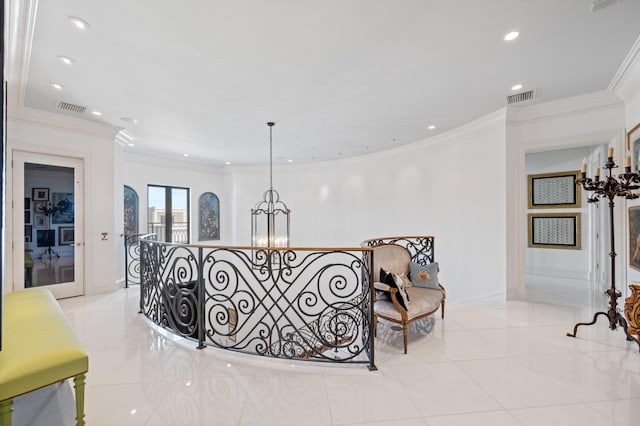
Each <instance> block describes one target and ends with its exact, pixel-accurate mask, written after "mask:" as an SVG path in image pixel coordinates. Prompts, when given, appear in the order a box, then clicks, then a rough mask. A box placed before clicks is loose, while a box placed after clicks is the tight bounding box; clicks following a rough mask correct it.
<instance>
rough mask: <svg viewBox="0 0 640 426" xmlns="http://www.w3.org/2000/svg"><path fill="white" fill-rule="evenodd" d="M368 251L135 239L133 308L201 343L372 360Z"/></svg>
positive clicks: (271, 353)
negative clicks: (136, 297)
mask: <svg viewBox="0 0 640 426" xmlns="http://www.w3.org/2000/svg"><path fill="white" fill-rule="evenodd" d="M371 253H372V251H371V249H369V248H345V249H294V248H287V249H270V250H265V249H258V248H255V247H253V248H252V247H211V246H187V245H178V244H169V243H161V242H153V241H147V240H146V239H142V240H141V241H140V276H141V289H140V312H141V313H143V314H144V315H145V316H146V317H147V318H149V319H150V320H151V321H152V322H154V323H156V324H157V325H159V326H161V327H163V328H165V329H168V330H170V331H172V332H173V333H175V334H178V335H180V336H182V337H185V338H187V339H192V340H193V341H196V342H198V348H203V347H205V346H206V345H209V346H214V347H218V348H223V349H228V350H232V351H238V352H243V353H250V354H257V355H262V356H267V357H273V358H285V359H296V360H314V361H325V362H341V363H364V364H368V367H369V368H370V369H372V370H374V369H375V364H374V346H373V321H372V313H373V310H372V303H373V294H372V290H371V288H372V282H371V264H372V255H371Z"/></svg>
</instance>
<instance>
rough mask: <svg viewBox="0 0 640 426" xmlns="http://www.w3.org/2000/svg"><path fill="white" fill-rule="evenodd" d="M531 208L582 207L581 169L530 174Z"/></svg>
mask: <svg viewBox="0 0 640 426" xmlns="http://www.w3.org/2000/svg"><path fill="white" fill-rule="evenodd" d="M527 177H528V181H529V191H528V193H529V208H530V209H567V208H569V209H570V208H580V205H581V192H580V191H581V188H580V187H579V186H578V185H576V179H578V178H579V177H580V170H572V171H568V172H557V173H541V174H535V175H528V176H527Z"/></svg>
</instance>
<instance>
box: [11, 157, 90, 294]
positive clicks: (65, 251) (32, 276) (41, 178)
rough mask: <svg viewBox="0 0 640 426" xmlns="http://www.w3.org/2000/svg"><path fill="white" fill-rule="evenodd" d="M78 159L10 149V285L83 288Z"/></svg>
mask: <svg viewBox="0 0 640 426" xmlns="http://www.w3.org/2000/svg"><path fill="white" fill-rule="evenodd" d="M83 166H84V162H83V160H82V159H78V158H71V157H61V156H55V155H46V154H36V153H31V152H24V151H13V225H14V226H13V231H12V232H13V242H14V243H13V256H12V258H13V271H14V272H13V288H14V290H20V289H23V288H30V287H47V288H49V289H50V290H51V292H52V293H53V295H54V296H55V297H56V298H58V299H60V298H65V297H72V296H80V295H82V294H83V292H84V279H83V277H84V271H83V265H84V233H83V222H84V221H83V219H84V199H83V179H84V167H83Z"/></svg>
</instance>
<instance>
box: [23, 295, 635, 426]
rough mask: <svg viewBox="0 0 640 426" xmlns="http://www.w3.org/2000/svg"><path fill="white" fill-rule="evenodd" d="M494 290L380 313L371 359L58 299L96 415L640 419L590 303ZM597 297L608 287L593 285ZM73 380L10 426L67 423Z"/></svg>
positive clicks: (103, 418)
mask: <svg viewBox="0 0 640 426" xmlns="http://www.w3.org/2000/svg"><path fill="white" fill-rule="evenodd" d="M498 299H499V298H496V299H491V300H484V301H479V302H473V303H464V304H454V303H450V304H448V305H447V315H446V318H445V320H444V321H442V320H440V319H439V317H436V318H435V319H433V320H431V319H430V320H426V321H423V322H422V323H419V324H416V325H415V326H414V327H412V330H411V333H410V342H409V353H408V354H407V355H403V354H402V336H401V335H402V333H399V332H395V331H393V330H390V329H389V328H388V325H385V324H381V326H380V327H381V328H380V330H379V333H378V339H377V342H376V364H377V366H378V369H379V370H378V371H376V372H369V371H368V370H367V369H366V367H364V366H348V367H345V366H342V367H332V366H327V365H325V364H322V365H317V364H309V363H300V362H298V363H291V362H286V361H279V360H265V359H262V358H256V357H251V356H242V355H237V354H229V353H225V352H223V351H220V350H215V349H212V348H207V349H204V350H202V351H199V350H196V349H195V348H194V344H193V343H191V342H187V343H185V342H184V341H175V339H173V338H171V337H170V336H165V335H163V333H160V332H158V331H156V330H155V329H153V328H152V327H150V326H149V324H148V323H147V322H146V321H145V320H144V319H143V317H142V316H140V315H138V314H137V304H138V288H137V287H133V288H130V289H122V290H119V291H117V292H115V293H112V294H106V295H100V296H89V297H80V298H73V299H66V300H61V301H60V304H61V305H62V307H63V309H64V311H65V312H66V314H67V315H68V317H69V319H70V321H71V322H72V324H73V326H74V327H75V329H76V331H77V334H78V335H79V337H80V338H81V340H82V341H83V342H84V344H85V346H86V348H87V350H88V351H89V362H90V369H89V374H88V377H87V395H86V413H87V424H88V425H89V426H94V425H108V426H116V425H117V426H120V425H149V426H152V425H171V426H174V425H378V426H381V425H393V426H417V425H430V426H444V425H446V426H454V425H455V426H457V425H491V426H501V425H507V426H509V425H544V426H549V425H580V426H588V425H638V424H640V354H639V353H638V347H637V346H635V344H628V343H627V342H626V340H625V338H624V336H623V334H622V332H621V331H613V332H612V331H610V330H609V329H608V328H607V326H608V324H607V322H606V320H605V319H604V318H600V319H599V322H598V323H597V324H596V325H595V326H591V327H581V328H579V330H578V338H570V337H566V335H565V334H566V333H567V332H568V331H571V330H572V328H573V325H574V324H575V323H576V322H581V321H588V320H590V319H591V317H592V316H593V312H594V311H595V309H594V308H590V309H584V308H577V307H567V306H558V305H551V304H544V303H534V302H517V301H513V302H506V301H503V300H498ZM596 299H598V300H599V301H602V302H605V300H604V298H599V297H596ZM73 404H74V403H73V391H72V389H71V386H70V385H69V383H68V382H65V383H63V384H57V385H54V386H51V387H49V388H46V389H42V390H40V391H37V392H33V393H31V394H29V395H26V396H23V397H21V398H18V400H17V401H16V403H15V410H16V411H15V412H14V425H46V426H51V425H56V426H57V425H72V424H74V421H73V416H74V409H73V407H74V405H73Z"/></svg>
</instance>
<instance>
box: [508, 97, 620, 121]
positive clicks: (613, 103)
mask: <svg viewBox="0 0 640 426" xmlns="http://www.w3.org/2000/svg"><path fill="white" fill-rule="evenodd" d="M623 107H624V102H623V101H622V100H621V99H620V98H619V97H618V96H617V95H616V94H614V93H612V92H610V91H606V90H603V91H600V92H594V93H588V94H586V95H579V96H573V97H570V98H563V99H558V100H555V101H549V102H544V103H541V104H536V105H531V106H526V107H517V106H510V107H507V108H508V110H507V122H508V123H509V124H511V125H519V124H528V123H532V122H537V121H545V120H556V119H559V118H564V117H570V116H575V115H579V114H584V113H587V112H596V111H602V110H607V109H614V108H623Z"/></svg>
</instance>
